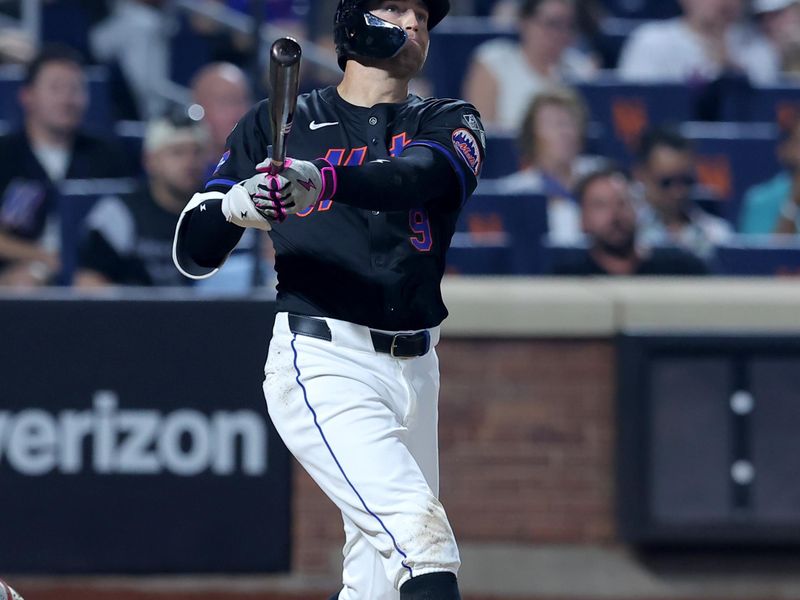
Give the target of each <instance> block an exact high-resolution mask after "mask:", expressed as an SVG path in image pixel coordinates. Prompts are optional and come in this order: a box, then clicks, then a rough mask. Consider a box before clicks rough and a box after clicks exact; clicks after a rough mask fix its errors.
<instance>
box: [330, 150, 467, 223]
mask: <svg viewBox="0 0 800 600" xmlns="http://www.w3.org/2000/svg"><path fill="white" fill-rule="evenodd" d="M335 170H336V192H335V194H334V196H333V198H332V200H333V201H334V202H341V203H342V204H349V205H350V206H356V207H358V208H364V209H368V210H382V211H394V210H408V209H411V208H419V207H420V206H422V205H423V204H426V203H427V202H430V201H432V200H434V201H435V200H436V199H438V198H443V197H454V196H458V195H459V194H460V192H459V191H455V193H454V187H455V188H456V190H458V187H459V185H460V183H459V182H458V180H457V178H456V174H455V172H454V171H453V168H452V166H451V165H450V164H449V163H448V161H447V159H446V158H444V156H442V155H441V154H440V153H438V152H436V151H434V150H431V149H430V148H424V147H417V148H413V149H410V150H408V151H407V152H406V153H404V154H403V156H400V157H398V158H393V159H391V160H384V161H379V162H371V163H368V164H366V165H362V166H358V167H346V166H340V167H335Z"/></svg>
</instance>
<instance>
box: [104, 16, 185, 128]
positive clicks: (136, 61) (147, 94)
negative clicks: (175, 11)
mask: <svg viewBox="0 0 800 600" xmlns="http://www.w3.org/2000/svg"><path fill="white" fill-rule="evenodd" d="M164 3H165V0H119V1H118V2H117V4H116V5H115V7H114V11H113V12H112V14H111V15H110V16H109V17H108V18H107V19H105V20H103V21H102V22H100V23H98V24H97V25H96V26H95V27H94V28H92V30H91V32H90V34H89V38H90V39H89V41H90V44H91V48H92V53H93V54H94V56H95V57H96V58H97V59H98V60H100V61H102V62H105V63H109V64H116V65H118V66H119V68H120V70H121V71H122V74H123V76H124V78H125V81H126V83H127V85H128V87H129V88H130V90H131V92H132V93H133V96H134V99H135V102H136V106H137V109H138V114H139V117H140V118H141V119H150V118H154V117H157V116H159V115H161V114H163V112H164V111H165V110H166V108H167V101H166V100H165V98H164V96H163V94H162V93H161V91H162V90H161V88H163V86H164V85H165V83H166V82H168V81H169V74H170V73H169V71H170V50H169V19H167V15H166V12H165V10H164V7H163V5H164Z"/></svg>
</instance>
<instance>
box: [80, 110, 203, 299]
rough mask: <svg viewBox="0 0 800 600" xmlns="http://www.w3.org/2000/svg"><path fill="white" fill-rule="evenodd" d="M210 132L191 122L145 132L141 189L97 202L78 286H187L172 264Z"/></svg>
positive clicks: (161, 122)
mask: <svg viewBox="0 0 800 600" xmlns="http://www.w3.org/2000/svg"><path fill="white" fill-rule="evenodd" d="M207 145H208V135H207V133H206V130H205V127H204V126H203V125H202V124H200V123H198V122H195V121H191V120H188V119H186V120H173V119H168V118H162V119H158V120H156V121H152V122H151V123H150V124H149V125H148V127H147V132H146V134H145V140H144V156H143V160H144V168H145V172H146V174H147V179H146V181H145V182H143V185H142V186H141V187H140V189H139V190H137V191H135V192H133V193H131V194H128V195H125V196H113V197H106V198H103V199H101V200H100V201H98V203H97V204H96V205H95V206H94V207H93V208H92V210H91V212H90V213H89V215H88V216H87V218H86V232H85V236H84V238H83V240H82V242H81V245H80V247H79V255H78V271H77V273H76V274H75V281H74V284H75V285H76V286H78V287H101V286H108V285H113V284H118V285H141V286H177V285H185V284H186V283H187V280H186V279H185V278H183V277H181V276H180V274H179V273H178V272H177V271H176V270H175V267H174V266H173V264H172V236H173V234H174V232H175V225H176V224H177V222H178V215H180V213H181V210H182V209H183V206H184V204H185V200H186V195H187V194H190V193H191V192H192V190H194V189H195V188H196V187H197V185H198V184H199V183H200V181H202V177H203V168H204V166H205V162H204V159H205V157H206V152H207V149H206V148H207Z"/></svg>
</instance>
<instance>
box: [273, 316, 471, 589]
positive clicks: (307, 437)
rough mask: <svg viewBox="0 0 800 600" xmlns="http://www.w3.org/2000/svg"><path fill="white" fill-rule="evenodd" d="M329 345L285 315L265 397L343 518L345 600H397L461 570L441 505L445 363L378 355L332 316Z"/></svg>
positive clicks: (434, 337)
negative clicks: (412, 583) (416, 583)
mask: <svg viewBox="0 0 800 600" xmlns="http://www.w3.org/2000/svg"><path fill="white" fill-rule="evenodd" d="M325 321H326V322H327V324H328V326H329V328H330V330H331V336H332V340H331V341H326V340H320V339H315V338H313V337H308V336H305V335H301V334H294V333H292V332H291V331H290V329H289V324H288V315H287V313H278V315H277V316H276V319H275V327H274V330H273V335H272V342H271V343H270V348H269V355H268V359H267V364H266V368H265V376H266V378H265V380H264V395H265V397H266V400H267V407H268V410H269V415H270V417H271V418H272V421H273V423H274V425H275V428H276V429H277V431H278V433H279V434H280V436H281V438H283V441H284V443H285V444H286V446H287V447H288V448H289V451H290V452H292V454H294V456H295V457H296V458H297V460H298V461H299V462H300V464H301V465H303V467H304V468H305V469H306V471H308V473H309V474H310V475H311V477H312V478H313V479H314V481H316V483H317V484H318V485H319V486H320V488H321V489H322V490H323V491H324V492H325V494H327V496H328V497H329V498H330V499H331V500H332V501H333V502H334V503H335V504H336V506H338V507H339V509H340V510H341V511H342V518H343V520H344V531H345V539H346V541H345V544H344V549H343V554H344V568H343V575H342V582H343V589H342V591H341V592H340V593H339V600H398V599H399V598H400V593H399V591H398V590H399V588H400V586H401V585H402V584H403V583H405V582H406V581H407V580H409V579H410V578H412V577H416V576H418V575H423V574H425V573H433V572H438V571H449V572H452V573H457V572H458V567H459V565H460V559H459V555H458V548H457V547H456V542H455V538H454V536H453V531H452V529H451V528H450V524H449V522H448V520H447V516H446V515H445V512H444V509H443V508H442V505H441V503H440V502H439V500H438V499H437V496H438V492H439V464H438V441H437V440H438V438H437V425H438V407H437V404H438V394H439V364H438V358H437V356H436V352H435V350H434V346H435V344H436V343H437V342H438V339H439V329H438V328H434V329H431V330H430V333H431V350H430V351H429V352H428V353H427V354H425V355H424V356H421V357H417V358H410V359H402V358H393V357H391V356H390V355H388V354H384V353H377V352H375V350H374V349H373V346H372V341H371V339H370V335H369V329H368V328H366V327H363V326H360V325H354V324H352V323H348V322H345V321H338V320H335V319H325Z"/></svg>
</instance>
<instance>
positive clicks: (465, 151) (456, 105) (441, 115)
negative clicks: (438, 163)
mask: <svg viewBox="0 0 800 600" xmlns="http://www.w3.org/2000/svg"><path fill="white" fill-rule="evenodd" d="M415 146H425V147H428V148H431V149H432V150H434V151H435V152H437V153H439V154H441V155H442V156H444V157H445V158H446V159H447V162H448V163H449V164H450V166H451V167H452V168H453V171H454V172H455V174H456V178H457V179H458V182H459V186H460V201H461V204H462V205H463V204H464V202H465V201H466V199H467V198H468V197H469V196H470V195H471V194H472V192H474V191H475V188H476V187H477V185H478V177H479V176H480V173H481V168H482V167H483V161H484V159H485V157H486V133H485V132H484V129H483V124H482V123H481V119H480V114H479V113H478V111H477V109H476V108H475V107H474V106H472V105H471V104H468V103H467V102H461V101H455V100H438V101H435V102H434V103H433V104H432V105H431V106H430V107H428V108H427V109H426V110H425V111H424V114H423V116H422V119H421V121H420V128H419V130H418V132H417V134H416V135H415V136H414V139H413V140H412V141H411V143H409V144H408V145H407V146H406V148H412V147H415Z"/></svg>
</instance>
